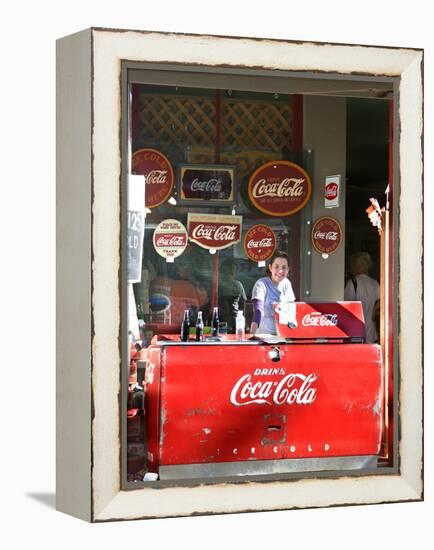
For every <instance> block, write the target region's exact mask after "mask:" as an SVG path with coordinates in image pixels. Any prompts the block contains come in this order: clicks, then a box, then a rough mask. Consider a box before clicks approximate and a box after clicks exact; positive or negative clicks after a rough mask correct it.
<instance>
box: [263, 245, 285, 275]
mask: <svg viewBox="0 0 434 550" xmlns="http://www.w3.org/2000/svg"><path fill="white" fill-rule="evenodd" d="M277 258H282V259H284V260H286V261H287V262H288V267H289V258H288V254H287V253H286V252H283V251H282V250H278V251H276V252H275V253H274V254H273V255H272V256H271V258H270V259H269V260H268V261H267V275H268V276H269V277H271V273H270V269H269V267H268V266H272V265H273V262H274V260H277Z"/></svg>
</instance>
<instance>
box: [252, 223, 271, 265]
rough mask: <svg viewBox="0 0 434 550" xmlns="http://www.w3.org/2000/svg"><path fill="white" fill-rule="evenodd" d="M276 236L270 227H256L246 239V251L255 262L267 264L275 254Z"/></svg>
mask: <svg viewBox="0 0 434 550" xmlns="http://www.w3.org/2000/svg"><path fill="white" fill-rule="evenodd" d="M275 249H276V236H275V234H274V231H273V230H272V229H271V227H268V225H263V224H259V225H254V226H253V227H251V228H250V229H249V230H248V231H247V233H246V235H245V237H244V251H245V253H246V255H247V257H248V258H250V259H251V260H253V261H254V262H265V261H266V260H268V259H269V258H271V256H272V255H273V254H274V251H275Z"/></svg>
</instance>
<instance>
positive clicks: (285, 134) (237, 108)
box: [222, 100, 292, 151]
mask: <svg viewBox="0 0 434 550" xmlns="http://www.w3.org/2000/svg"><path fill="white" fill-rule="evenodd" d="M222 146H223V147H228V146H231V147H237V148H240V149H241V150H242V149H245V148H248V149H271V150H273V151H282V150H284V149H286V150H291V149H292V109H291V105H290V104H285V103H280V102H279V103H277V102H276V103H269V102H262V101H247V100H226V101H224V102H223V111H222Z"/></svg>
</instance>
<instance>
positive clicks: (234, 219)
mask: <svg viewBox="0 0 434 550" xmlns="http://www.w3.org/2000/svg"><path fill="white" fill-rule="evenodd" d="M242 220H243V218H242V216H228V215H220V214H191V213H190V214H188V217H187V227H188V238H189V239H190V241H192V242H194V243H196V244H198V245H199V246H201V247H202V248H207V249H208V250H221V249H223V248H227V247H228V246H232V245H234V244H235V243H237V242H239V241H240V239H241V227H242Z"/></svg>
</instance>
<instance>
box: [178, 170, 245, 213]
mask: <svg viewBox="0 0 434 550" xmlns="http://www.w3.org/2000/svg"><path fill="white" fill-rule="evenodd" d="M235 197H236V172H235V166H227V165H222V164H216V165H214V164H181V165H180V166H179V177H178V199H179V201H180V202H182V203H183V204H190V205H197V204H201V203H205V202H206V203H210V202H212V203H213V205H214V206H218V205H221V206H230V205H231V204H233V203H234V202H235Z"/></svg>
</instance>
